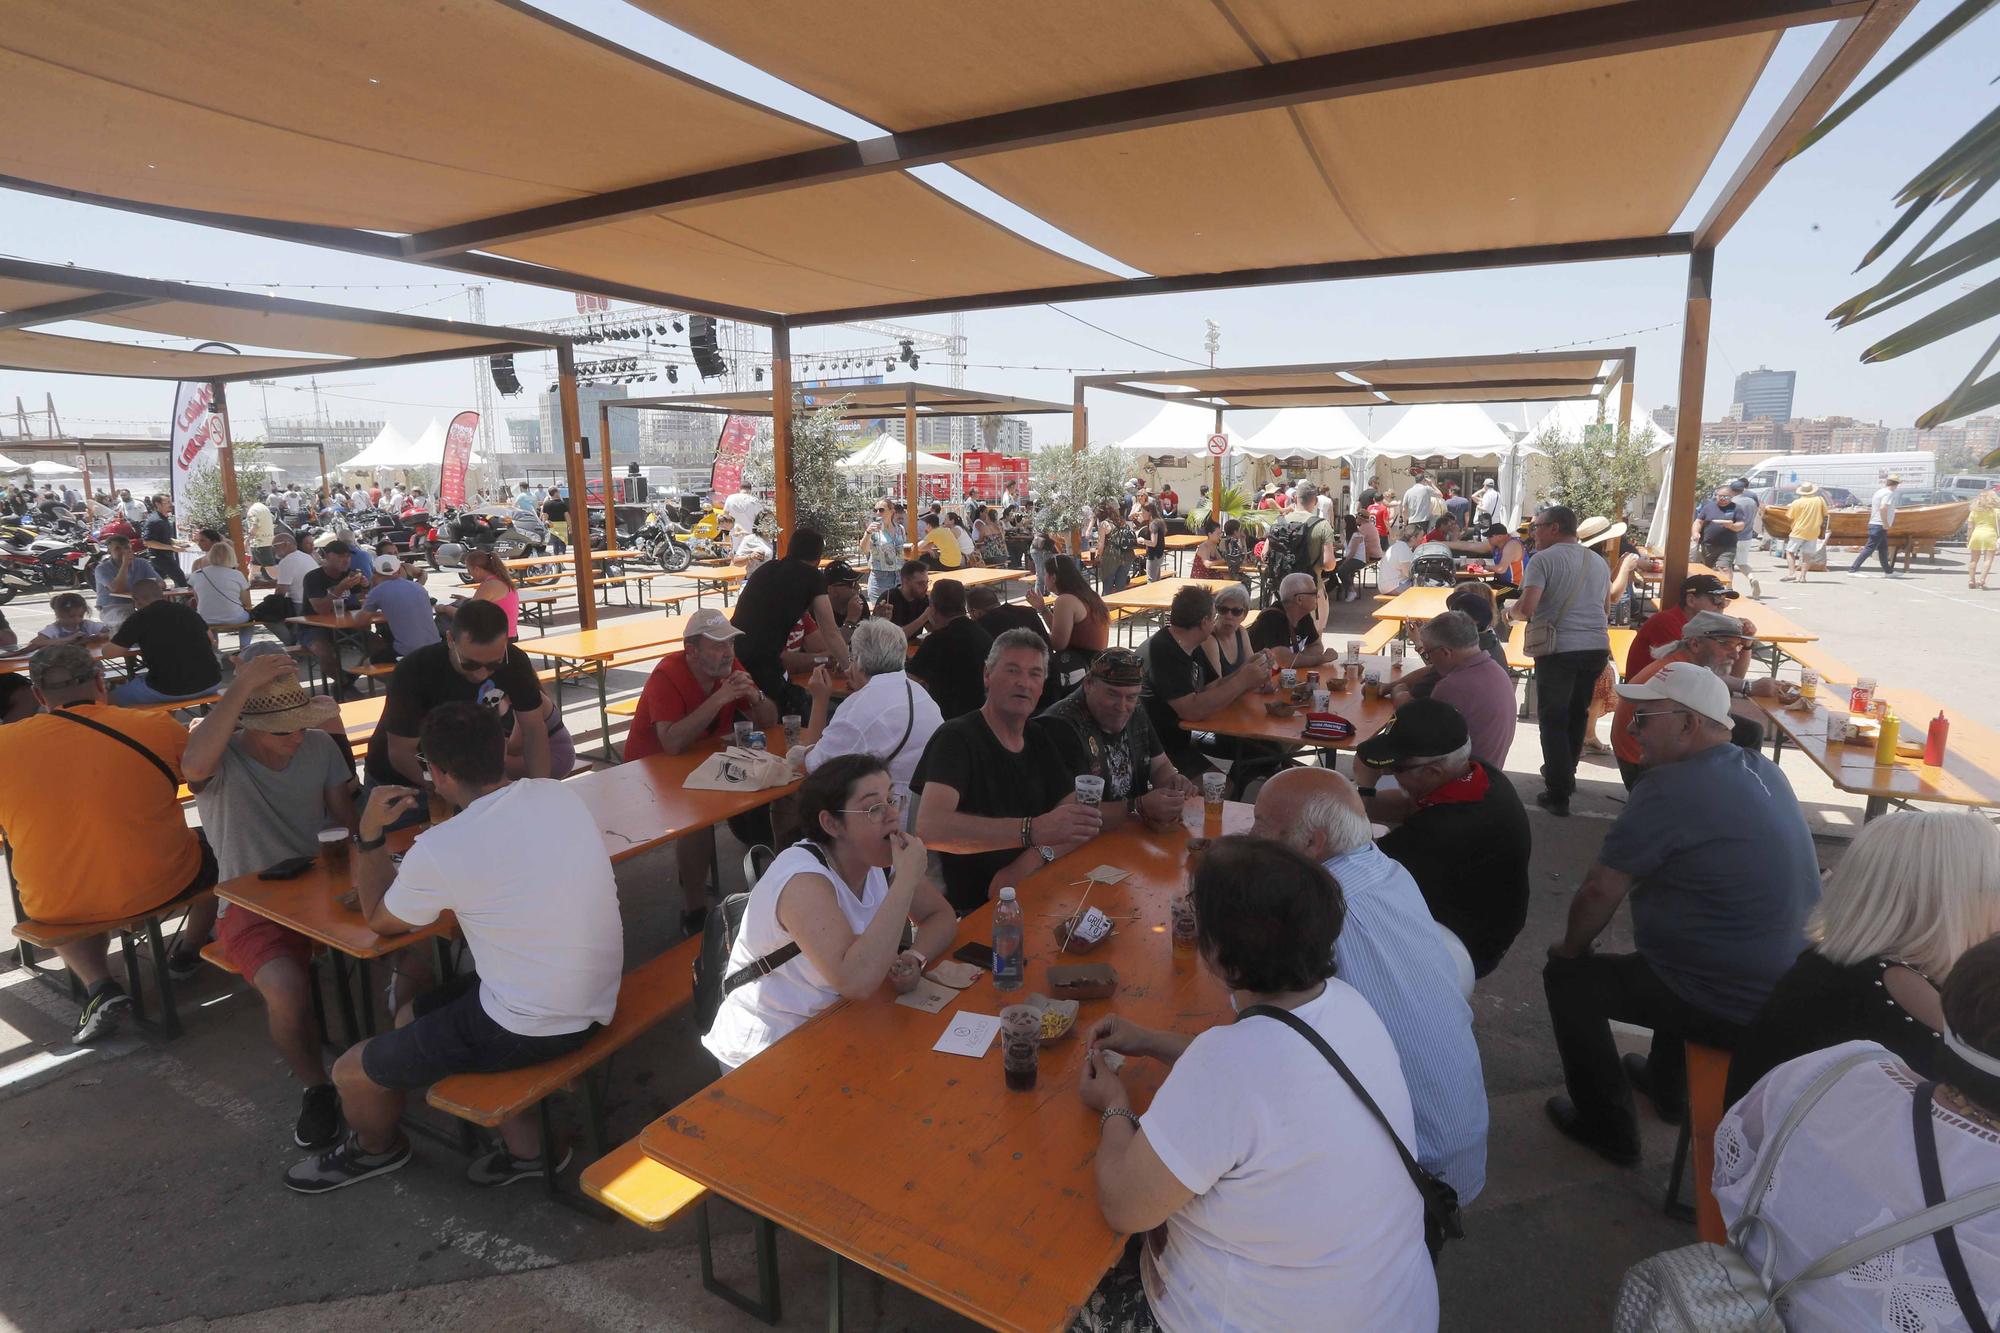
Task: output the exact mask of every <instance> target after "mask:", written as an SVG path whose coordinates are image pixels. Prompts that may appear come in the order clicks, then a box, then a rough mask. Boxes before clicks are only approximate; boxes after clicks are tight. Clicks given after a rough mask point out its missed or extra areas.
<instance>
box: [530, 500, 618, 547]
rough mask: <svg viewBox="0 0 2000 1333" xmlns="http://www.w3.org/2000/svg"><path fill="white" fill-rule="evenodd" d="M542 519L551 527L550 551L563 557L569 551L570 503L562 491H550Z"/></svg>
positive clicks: (543, 507)
mask: <svg viewBox="0 0 2000 1333" xmlns="http://www.w3.org/2000/svg"><path fill="white" fill-rule="evenodd" d="M542 519H543V521H544V522H546V523H547V524H548V525H549V549H550V550H552V551H554V552H555V553H556V554H557V555H561V554H562V553H563V552H564V551H567V550H568V549H569V501H567V500H565V499H563V497H562V492H561V491H550V492H549V498H548V499H546V500H544V501H542ZM606 540H607V541H608V540H609V538H608V537H607V538H606Z"/></svg>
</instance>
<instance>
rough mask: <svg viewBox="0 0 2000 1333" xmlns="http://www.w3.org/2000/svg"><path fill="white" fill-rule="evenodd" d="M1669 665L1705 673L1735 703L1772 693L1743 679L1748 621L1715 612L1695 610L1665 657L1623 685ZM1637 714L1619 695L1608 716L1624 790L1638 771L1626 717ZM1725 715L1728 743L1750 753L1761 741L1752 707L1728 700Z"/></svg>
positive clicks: (1764, 684)
mask: <svg viewBox="0 0 2000 1333" xmlns="http://www.w3.org/2000/svg"><path fill="white" fill-rule="evenodd" d="M1672 662H1693V663H1694V664H1695V665H1696V666H1701V667H1706V668H1708V669H1709V670H1710V671H1712V672H1714V673H1715V674H1716V675H1717V676H1720V677H1721V678H1722V683H1723V684H1725V685H1727V686H1728V687H1729V692H1730V694H1731V695H1733V696H1736V697H1737V698H1742V697H1744V696H1750V697H1762V696H1766V695H1773V694H1776V693H1777V692H1778V682H1777V681H1775V680H1755V681H1753V680H1748V679H1746V678H1745V672H1746V671H1747V670H1748V669H1749V665H1750V622H1749V621H1747V620H1741V619H1738V618H1737V617H1735V616H1725V615H1723V614H1722V613H1721V612H1720V611H1699V612H1696V613H1695V614H1694V615H1692V616H1690V617H1688V622H1687V625H1686V627H1685V628H1684V629H1683V630H1682V632H1681V638H1680V640H1679V642H1677V643H1675V644H1674V645H1673V647H1672V648H1671V650H1669V651H1668V652H1665V653H1662V654H1661V655H1660V656H1658V657H1656V658H1654V659H1653V660H1652V661H1650V662H1648V663H1646V665H1644V666H1642V667H1640V668H1639V669H1638V671H1636V672H1635V673H1633V675H1632V677H1631V678H1630V679H1629V680H1627V681H1626V682H1625V683H1626V684H1627V685H1638V684H1640V683H1642V682H1644V681H1647V680H1650V679H1652V678H1653V677H1654V676H1656V675H1658V674H1659V672H1660V670H1661V668H1663V667H1665V666H1667V665H1668V664H1669V663H1672ZM1637 711H1638V705H1637V704H1635V703H1633V702H1632V701H1631V700H1630V699H1627V698H1625V697H1624V696H1623V695H1620V696H1619V698H1618V707H1617V709H1616V710H1614V711H1613V713H1612V714H1611V749H1612V752H1613V753H1614V754H1616V755H1617V756H1618V775H1619V776H1620V777H1622V778H1624V779H1625V787H1626V789H1627V790H1628V791H1629V790H1630V789H1631V787H1632V784H1633V783H1635V782H1637V781H1638V780H1639V777H1640V775H1641V773H1643V772H1644V769H1642V768H1641V767H1640V762H1639V741H1638V738H1637V737H1635V736H1634V735H1633V734H1632V715H1633V714H1634V713H1635V712H1637ZM1731 712H1732V714H1733V715H1734V717H1735V719H1736V725H1735V729H1734V734H1732V735H1731V737H1730V739H1731V740H1732V741H1734V742H1735V743H1736V744H1737V745H1741V746H1743V747H1744V748H1746V749H1749V750H1752V751H1754V750H1756V749H1757V747H1758V745H1759V743H1760V742H1761V741H1762V740H1763V738H1764V725H1763V722H1762V721H1761V719H1760V717H1759V714H1758V710H1757V709H1756V707H1755V706H1754V705H1749V704H1742V703H1737V702H1735V701H1734V700H1732V701H1731Z"/></svg>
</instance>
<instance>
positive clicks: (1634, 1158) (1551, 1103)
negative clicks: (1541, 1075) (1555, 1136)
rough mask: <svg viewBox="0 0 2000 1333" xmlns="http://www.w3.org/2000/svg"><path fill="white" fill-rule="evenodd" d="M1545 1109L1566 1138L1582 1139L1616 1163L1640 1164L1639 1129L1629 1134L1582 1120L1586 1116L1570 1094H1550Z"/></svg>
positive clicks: (1622, 1164)
mask: <svg viewBox="0 0 2000 1333" xmlns="http://www.w3.org/2000/svg"><path fill="white" fill-rule="evenodd" d="M1542 1109H1543V1110H1544V1111H1546V1112H1548V1117H1549V1123H1551V1124H1553V1125H1554V1126H1555V1127H1556V1128H1557V1129H1558V1130H1560V1131H1562V1134H1563V1137H1564V1138H1567V1139H1571V1140H1573V1141H1575V1142H1577V1143H1581V1144H1582V1145H1583V1146H1584V1147H1586V1148H1588V1149H1590V1150H1591V1151H1592V1152H1594V1153H1596V1154H1597V1155H1598V1156H1599V1157H1602V1158H1603V1159H1604V1160H1605V1161H1607V1162H1610V1163H1611V1164H1612V1165H1613V1166H1637V1165H1639V1135H1638V1132H1637V1130H1636V1129H1633V1130H1630V1131H1628V1132H1627V1133H1626V1134H1618V1133H1616V1132H1606V1131H1603V1130H1596V1129H1592V1128H1590V1127H1588V1126H1586V1125H1585V1124H1584V1123H1583V1116H1582V1115H1581V1114H1580V1113H1579V1112H1578V1111H1577V1109H1576V1107H1575V1105H1574V1104H1572V1103H1571V1101H1570V1099H1569V1098H1567V1097H1551V1098H1549V1099H1548V1101H1546V1102H1544V1103H1543V1104H1542Z"/></svg>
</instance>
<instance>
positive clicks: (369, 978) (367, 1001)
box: [354, 958, 395, 1037]
mask: <svg viewBox="0 0 2000 1333" xmlns="http://www.w3.org/2000/svg"><path fill="white" fill-rule="evenodd" d="M354 975H355V977H356V979H357V980H359V982H360V983H361V984H360V985H359V986H358V987H357V988H356V989H358V990H359V991H360V992H361V1015H360V1017H361V1035H362V1036H364V1037H372V1036H374V1035H375V970H374V969H373V968H371V967H369V966H368V960H367V959H366V958H357V959H355V960H354ZM389 1017H390V1018H392V1019H393V1018H394V1017H395V1015H394V1014H391V1015H389Z"/></svg>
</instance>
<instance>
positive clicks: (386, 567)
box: [375, 555, 403, 574]
mask: <svg viewBox="0 0 2000 1333" xmlns="http://www.w3.org/2000/svg"><path fill="white" fill-rule="evenodd" d="M375 572H376V573H377V574H400V573H402V572H403V562H402V561H401V560H399V559H397V558H396V557H395V556H393V555H378V556H376V557H375Z"/></svg>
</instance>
